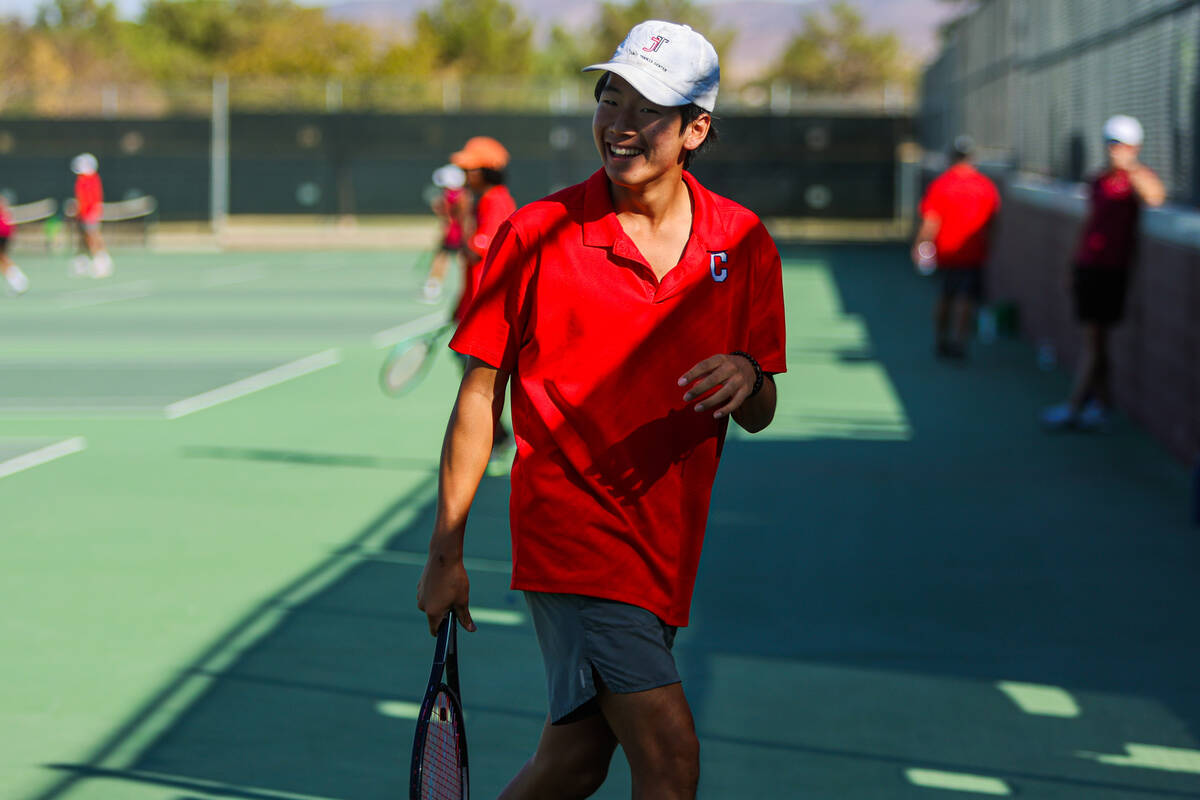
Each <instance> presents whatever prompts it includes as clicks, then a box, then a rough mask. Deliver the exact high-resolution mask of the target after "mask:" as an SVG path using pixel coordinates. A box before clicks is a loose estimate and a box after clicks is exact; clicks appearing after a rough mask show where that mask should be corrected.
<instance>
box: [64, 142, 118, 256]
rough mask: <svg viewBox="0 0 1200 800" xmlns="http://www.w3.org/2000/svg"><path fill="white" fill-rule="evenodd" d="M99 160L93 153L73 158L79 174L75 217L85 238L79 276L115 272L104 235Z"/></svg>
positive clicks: (76, 185) (76, 175)
mask: <svg viewBox="0 0 1200 800" xmlns="http://www.w3.org/2000/svg"><path fill="white" fill-rule="evenodd" d="M98 169H99V162H97V161H96V157H95V156H94V155H92V154H91V153H80V154H79V155H77V156H75V158H74V159H72V160H71V171H72V172H74V173H75V220H76V222H77V223H78V224H79V233H80V236H81V237H82V243H81V244H82V249H83V251H84V252H81V253H80V254H79V255H77V256H76V257H75V260H74V262H73V272H74V273H75V274H76V275H91V276H92V277H93V278H107V277H109V276H110V275H112V272H113V263H112V257H111V256H109V254H108V251H107V250H106V249H105V248H104V239H102V238H101V237H100V220H101V218H102V217H103V216H104V187H103V185H102V184H101V183H100V173H99V172H98V171H97V170H98Z"/></svg>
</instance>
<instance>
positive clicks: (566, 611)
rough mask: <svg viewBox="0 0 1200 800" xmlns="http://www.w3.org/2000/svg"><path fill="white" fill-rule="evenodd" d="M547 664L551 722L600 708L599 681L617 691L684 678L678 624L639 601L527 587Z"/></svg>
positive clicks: (632, 690) (566, 721) (566, 720)
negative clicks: (676, 653)
mask: <svg viewBox="0 0 1200 800" xmlns="http://www.w3.org/2000/svg"><path fill="white" fill-rule="evenodd" d="M525 600H526V604H527V605H528V607H529V612H530V617H531V618H532V621H533V627H534V630H535V632H536V633H537V639H538V646H539V648H540V649H541V651H542V661H543V663H544V665H545V668H546V690H547V696H548V699H549V708H550V722H551V724H554V725H560V724H569V723H570V722H574V721H576V720H578V719H583V718H584V717H587V716H591V715H592V714H594V713H596V712H598V711H599V702H598V701H597V700H596V695H597V692H598V690H597V680H599V681H600V682H602V683H603V684H604V686H605V687H606V688H608V689H609V691H612V692H614V693H616V694H633V693H635V692H644V691H649V690H652V689H657V688H661V687H663V686H670V685H671V684H675V683H680V677H679V671H678V669H677V668H676V666H675V659H674V657H673V656H672V655H671V648H672V646H673V645H674V642H675V633H676V630H677V629H676V628H675V627H674V626H671V625H667V624H666V623H664V622H663V621H662V620H661V619H659V618H658V617H657V616H656V615H655V614H653V613H652V612H650V611H647V610H646V609H644V608H640V607H638V606H635V605H632V604H629V603H622V602H619V601H613V600H606V599H603V598H596V597H588V596H585V595H572V594H561V593H548V592H526V593H525Z"/></svg>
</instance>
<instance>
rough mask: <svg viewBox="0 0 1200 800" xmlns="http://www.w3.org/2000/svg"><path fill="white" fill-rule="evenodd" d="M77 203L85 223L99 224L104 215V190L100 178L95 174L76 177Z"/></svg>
mask: <svg viewBox="0 0 1200 800" xmlns="http://www.w3.org/2000/svg"><path fill="white" fill-rule="evenodd" d="M75 202H76V203H77V204H78V206H79V210H78V212H77V213H78V215H79V219H80V220H81V221H83V222H99V221H100V217H101V216H102V215H103V213H104V189H103V187H102V186H101V184H100V176H99V175H98V174H96V173H95V172H92V173H90V174H87V175H76V176H75Z"/></svg>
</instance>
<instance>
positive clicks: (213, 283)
mask: <svg viewBox="0 0 1200 800" xmlns="http://www.w3.org/2000/svg"><path fill="white" fill-rule="evenodd" d="M265 277H267V271H266V270H265V269H263V264H262V263H261V262H254V263H251V264H238V265H237V266H233V267H218V268H217V269H214V270H212V271H211V272H209V273H208V275H207V276H206V277H205V279H204V285H205V286H207V287H209V288H215V287H217V286H235V285H237V284H239V283H249V282H250V281H256V280H259V279H260V278H265Z"/></svg>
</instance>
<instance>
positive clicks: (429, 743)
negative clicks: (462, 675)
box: [421, 692, 463, 800]
mask: <svg viewBox="0 0 1200 800" xmlns="http://www.w3.org/2000/svg"><path fill="white" fill-rule="evenodd" d="M462 796H463V786H462V753H461V750H460V738H459V720H458V715H457V714H456V713H455V710H454V705H453V704H452V703H451V702H450V698H449V697H447V696H446V693H445V692H440V693H438V695H437V698H436V699H435V700H434V704H433V709H432V713H431V714H430V715H429V724H428V726H426V728H425V747H424V750H423V752H422V754H421V798H422V800H462Z"/></svg>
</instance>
